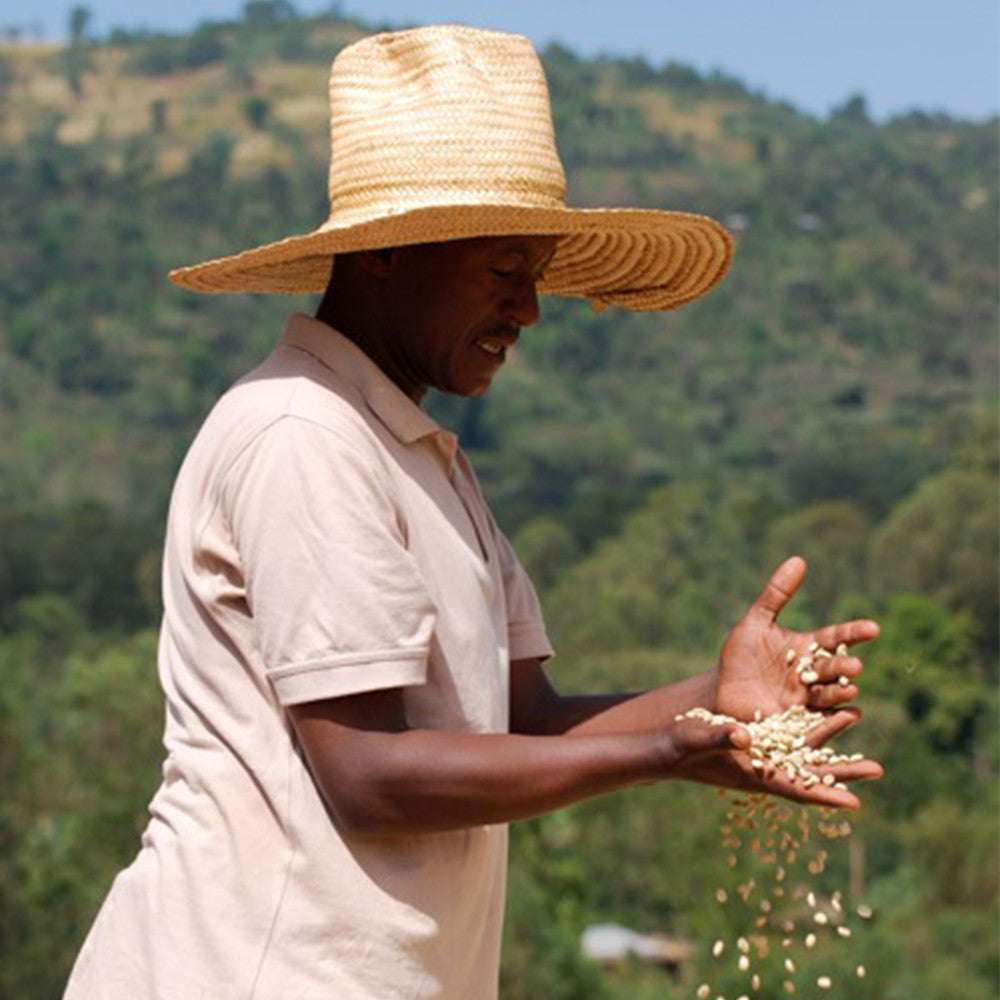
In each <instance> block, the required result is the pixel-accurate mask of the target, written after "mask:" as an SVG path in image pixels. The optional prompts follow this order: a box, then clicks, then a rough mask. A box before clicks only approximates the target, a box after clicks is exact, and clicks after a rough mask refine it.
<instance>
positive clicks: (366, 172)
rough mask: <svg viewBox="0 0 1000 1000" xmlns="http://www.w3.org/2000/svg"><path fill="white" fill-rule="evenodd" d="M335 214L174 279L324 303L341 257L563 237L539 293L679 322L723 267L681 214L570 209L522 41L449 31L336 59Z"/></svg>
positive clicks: (721, 242)
mask: <svg viewBox="0 0 1000 1000" xmlns="http://www.w3.org/2000/svg"><path fill="white" fill-rule="evenodd" d="M330 109H331V157H330V217H329V219H328V220H327V221H326V222H325V223H324V224H323V225H322V226H320V227H319V229H317V230H315V231H314V232H312V233H307V234H305V235H301V236H291V237H288V238H287V239H284V240H280V241H279V242H277V243H269V244H267V245H266V246H261V247H257V248H256V249H253V250H246V251H244V252H243V253H239V254H236V255H235V256H232V257H223V258H220V259H218V260H212V261H208V262H207V263H204V264H197V265H195V266H193V267H184V268H180V269H178V270H176V271H172V272H171V274H170V278H171V280H172V281H173V282H174V283H175V284H177V285H180V286H181V287H183V288H188V289H192V290H193V291H198V292H316V293H319V292H323V291H324V290H325V288H326V285H327V282H328V280H329V277H330V273H331V263H332V262H331V258H332V257H334V256H335V255H336V254H338V253H345V252H350V251H355V250H365V249H375V248H379V247H393V246H403V245H408V244H415V243H435V242H441V241H444V240H453V239H463V238H468V237H475V236H509V235H521V234H537V235H553V234H554V235H557V236H559V237H560V239H559V241H558V243H557V249H556V252H555V256H554V257H553V259H552V261H551V263H550V264H549V266H548V268H547V269H546V272H545V275H544V278H543V279H542V280H541V281H540V283H539V286H538V290H539V291H540V292H545V293H549V294H555V295H569V296H581V297H585V298H588V299H590V300H591V301H592V302H593V303H594V304H595V305H596V306H599V307H600V306H604V305H618V306H623V307H625V308H627V309H636V310H652V309H661V310H662V309H673V308H676V307H677V306H680V305H683V304H684V303H685V302H690V301H691V300H692V299H695V298H697V297H698V296H699V295H704V294H705V292H707V291H708V290H709V289H711V288H712V287H713V286H714V285H715V284H717V283H718V282H719V281H720V280H721V279H722V277H723V275H724V274H725V272H726V270H727V269H728V267H729V262H730V259H731V257H732V240H731V239H730V237H729V234H728V233H727V232H726V230H725V229H724V228H723V227H722V226H721V225H719V224H718V223H717V222H715V221H714V220H712V219H708V218H706V217H704V216H700V215H690V214H687V213H681V212H664V211H650V210H635V209H574V208H567V207H566V203H565V190H566V182H565V176H564V173H563V168H562V164H561V163H560V162H559V156H558V153H557V152H556V147H555V138H554V134H553V128H552V115H551V110H550V107H549V95H548V88H547V86H546V83H545V75H544V72H543V70H542V65H541V62H540V61H539V59H538V56H537V55H536V54H535V52H534V50H533V49H532V47H531V44H530V42H529V41H528V40H527V39H526V38H523V37H521V36H520V35H508V34H502V33H499V32H494V31H482V30H479V29H475V28H467V27H460V26H454V25H438V26H434V27H427V28H416V29H413V30H408V31H399V32H389V33H385V34H379V35H373V36H371V37H368V38H365V39H362V40H361V41H359V42H356V43H354V44H353V45H350V46H348V47H346V48H345V49H343V50H342V51H341V52H340V54H339V55H338V56H337V58H336V59H335V60H334V63H333V69H332V72H331V76H330Z"/></svg>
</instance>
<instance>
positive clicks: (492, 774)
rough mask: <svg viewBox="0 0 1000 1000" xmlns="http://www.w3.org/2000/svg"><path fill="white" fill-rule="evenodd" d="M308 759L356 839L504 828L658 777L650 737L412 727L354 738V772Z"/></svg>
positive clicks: (662, 752) (656, 746)
mask: <svg viewBox="0 0 1000 1000" xmlns="http://www.w3.org/2000/svg"><path fill="white" fill-rule="evenodd" d="M312 745H313V748H314V750H313V753H311V754H310V764H311V765H312V771H313V774H314V776H315V777H316V778H317V784H318V785H319V788H320V790H321V792H322V793H323V795H324V798H325V799H326V801H327V804H328V805H329V807H330V809H331V812H332V813H333V815H334V818H335V819H336V820H337V822H339V823H340V824H342V825H344V826H345V827H347V828H350V829H352V830H354V831H355V832H357V833H368V834H407V833H430V832H436V831H442V830H452V829H459V828H463V827H472V826H481V825H488V824H493V823H505V822H508V821H511V820H517V819H524V818H527V817H530V816H535V815H538V814H540V813H544V812H549V811H551V810H553V809H559V808H562V807H564V806H568V805H572V804H573V803H576V802H579V801H582V800H584V799H587V798H591V797H592V796H595V795H600V794H603V793H605V792H610V791H614V790H616V789H619V788H624V787H627V786H630V785H636V784H640V783H642V782H647V781H653V780H655V779H657V778H660V777H665V776H666V773H667V771H668V770H669V749H670V748H669V742H668V741H666V740H664V739H662V737H661V736H659V735H658V734H654V733H641V734H636V733H629V734H617V735H605V736H522V735H517V734H511V735H508V734H480V733H454V732H445V731H439V730H426V729H410V730H405V731H403V732H400V733H370V732H369V733H355V734H353V735H352V737H351V754H352V756H353V755H355V754H356V755H358V756H359V757H361V758H362V759H363V760H364V762H365V763H364V766H363V767H354V768H352V767H351V766H350V764H349V762H346V764H347V766H344V764H345V762H339V761H336V760H333V759H331V758H330V757H329V756H324V755H323V753H322V751H321V752H320V754H319V755H318V756H317V755H316V753H315V746H316V743H315V742H313V744H312Z"/></svg>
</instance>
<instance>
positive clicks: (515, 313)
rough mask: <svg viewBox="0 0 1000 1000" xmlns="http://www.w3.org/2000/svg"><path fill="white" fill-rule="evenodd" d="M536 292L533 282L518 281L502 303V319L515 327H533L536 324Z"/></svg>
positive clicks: (537, 309) (537, 313) (537, 314)
mask: <svg viewBox="0 0 1000 1000" xmlns="http://www.w3.org/2000/svg"><path fill="white" fill-rule="evenodd" d="M538 316H539V308H538V290H537V288H536V287H535V282H534V281H533V280H530V279H528V280H525V281H519V282H518V283H517V284H516V285H515V286H514V288H512V289H511V292H510V296H509V297H508V298H507V300H506V301H505V303H504V319H505V320H507V321H508V322H511V323H514V324H515V325H516V326H534V325H535V324H536V323H537V322H538Z"/></svg>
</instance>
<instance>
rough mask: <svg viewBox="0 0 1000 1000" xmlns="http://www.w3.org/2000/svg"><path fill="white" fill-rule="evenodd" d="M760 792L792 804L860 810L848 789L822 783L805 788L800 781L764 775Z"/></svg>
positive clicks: (854, 797) (858, 802)
mask: <svg viewBox="0 0 1000 1000" xmlns="http://www.w3.org/2000/svg"><path fill="white" fill-rule="evenodd" d="M760 790H761V791H764V792H767V793H768V794H769V795H780V796H781V797H782V798H784V799H789V800H791V801H792V802H802V803H804V804H807V805H817V806H829V807H830V808H832V809H852V810H857V809H860V808H861V801H860V800H859V799H858V797H857V795H855V794H854V793H853V792H852V791H850V790H849V789H846V788H835V787H834V786H833V785H824V784H823V783H822V782H818V783H817V784H814V785H810V786H807V785H805V784H804V783H803V782H802V781H789V780H788V779H787V778H783V777H780V776H779V775H778V774H767V773H765V774H764V775H763V776H762V778H761V789H760Z"/></svg>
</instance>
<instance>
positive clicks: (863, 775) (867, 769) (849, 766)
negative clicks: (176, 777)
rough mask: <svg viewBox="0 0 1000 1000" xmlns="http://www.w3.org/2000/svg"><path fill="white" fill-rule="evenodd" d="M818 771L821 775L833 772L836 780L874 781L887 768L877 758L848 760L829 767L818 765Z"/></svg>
mask: <svg viewBox="0 0 1000 1000" xmlns="http://www.w3.org/2000/svg"><path fill="white" fill-rule="evenodd" d="M816 773H817V774H818V775H820V776H822V775H824V774H832V775H833V780H834V781H873V780H874V779H876V778H881V777H882V776H883V775H884V774H885V769H884V768H883V767H882V765H881V764H880V763H879V762H878V761H877V760H870V759H869V758H867V757H866V758H864V759H863V760H851V761H846V762H845V763H843V764H831V765H830V766H829V767H818V768H816Z"/></svg>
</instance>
